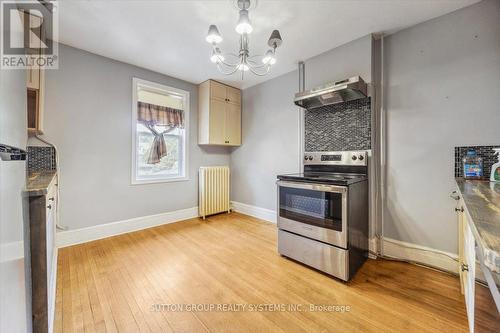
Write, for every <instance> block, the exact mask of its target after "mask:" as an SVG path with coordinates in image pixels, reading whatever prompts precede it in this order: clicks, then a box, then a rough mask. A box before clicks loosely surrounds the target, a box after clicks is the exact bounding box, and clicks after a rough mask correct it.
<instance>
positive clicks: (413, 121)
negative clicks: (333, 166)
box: [384, 1, 500, 253]
mask: <svg viewBox="0 0 500 333" xmlns="http://www.w3.org/2000/svg"><path fill="white" fill-rule="evenodd" d="M385 72H386V82H385V85H386V93H387V94H386V101H385V102H386V103H385V105H386V109H387V125H388V126H387V146H388V149H387V154H388V155H387V159H388V160H387V186H388V189H387V205H386V211H385V212H386V219H385V225H384V227H385V236H387V237H391V238H395V239H398V240H402V241H407V242H411V243H415V244H419V245H424V246H429V247H432V248H436V249H440V250H444V251H449V252H453V253H456V252H457V221H456V217H455V214H454V211H453V209H454V202H453V200H451V199H450V198H449V197H448V194H449V193H450V191H452V190H453V189H454V179H453V158H454V156H453V147H455V146H463V145H490V144H492V145H493V144H500V128H499V125H500V94H499V87H500V2H499V1H483V2H480V3H478V4H476V5H473V6H471V7H467V8H465V9H461V10H459V11H456V12H454V13H451V14H448V15H445V16H442V17H439V18H437V19H434V20H431V21H428V22H425V23H422V24H419V25H417V26H414V27H412V28H409V29H406V30H403V31H400V32H398V33H396V34H394V35H391V36H389V37H388V38H386V41H385Z"/></svg>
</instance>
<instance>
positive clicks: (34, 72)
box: [26, 67, 40, 90]
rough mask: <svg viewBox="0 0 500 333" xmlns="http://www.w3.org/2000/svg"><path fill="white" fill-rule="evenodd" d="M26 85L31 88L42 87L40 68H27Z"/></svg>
mask: <svg viewBox="0 0 500 333" xmlns="http://www.w3.org/2000/svg"><path fill="white" fill-rule="evenodd" d="M26 75H27V77H26V87H28V88H30V89H37V90H38V89H40V69H39V68H33V67H32V68H29V69H27V70H26Z"/></svg>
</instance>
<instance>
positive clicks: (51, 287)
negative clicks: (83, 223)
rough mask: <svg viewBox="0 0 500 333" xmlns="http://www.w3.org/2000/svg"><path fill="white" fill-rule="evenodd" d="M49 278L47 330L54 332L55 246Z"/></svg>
mask: <svg viewBox="0 0 500 333" xmlns="http://www.w3.org/2000/svg"><path fill="white" fill-rule="evenodd" d="M51 270H52V273H51V275H50V276H51V280H50V281H49V290H47V292H48V294H49V295H50V297H49V300H51V302H50V303H49V308H48V317H49V330H48V331H49V332H54V320H55V315H56V283H57V247H56V248H55V249H54V255H53V258H52V267H51Z"/></svg>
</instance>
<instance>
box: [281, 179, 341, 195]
mask: <svg viewBox="0 0 500 333" xmlns="http://www.w3.org/2000/svg"><path fill="white" fill-rule="evenodd" d="M276 184H277V185H278V186H281V187H291V188H298V189H303V190H313V191H320V192H332V193H346V192H347V187H344V186H335V185H325V184H311V183H295V182H288V181H283V180H278V181H277V182H276Z"/></svg>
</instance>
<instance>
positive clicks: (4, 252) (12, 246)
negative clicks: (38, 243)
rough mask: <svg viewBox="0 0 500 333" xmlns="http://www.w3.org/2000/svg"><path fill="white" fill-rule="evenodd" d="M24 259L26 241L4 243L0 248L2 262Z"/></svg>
mask: <svg viewBox="0 0 500 333" xmlns="http://www.w3.org/2000/svg"><path fill="white" fill-rule="evenodd" d="M23 258H24V241H16V242H10V243H3V244H2V245H1V246H0V262H2V263H3V262H7V261H13V260H19V259H23Z"/></svg>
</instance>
